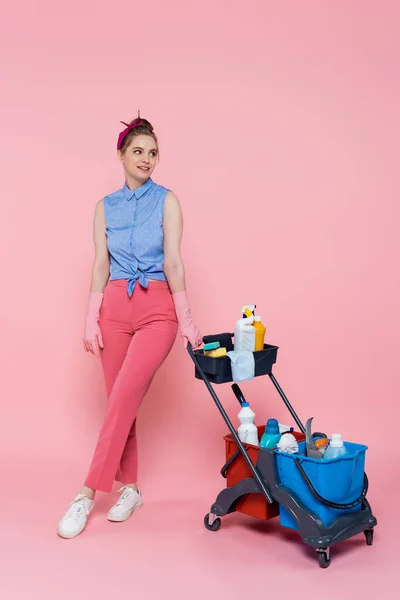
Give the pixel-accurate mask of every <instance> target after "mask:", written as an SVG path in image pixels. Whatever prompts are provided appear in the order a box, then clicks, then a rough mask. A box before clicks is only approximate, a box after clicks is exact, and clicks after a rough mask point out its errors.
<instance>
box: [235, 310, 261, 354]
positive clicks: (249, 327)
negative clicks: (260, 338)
mask: <svg viewBox="0 0 400 600" xmlns="http://www.w3.org/2000/svg"><path fill="white" fill-rule="evenodd" d="M253 323H254V317H253V316H251V317H247V318H246V319H238V321H236V325H235V343H234V349H235V350H247V351H249V352H254V351H255V348H256V330H255V329H254V327H253Z"/></svg>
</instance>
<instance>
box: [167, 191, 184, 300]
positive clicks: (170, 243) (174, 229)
mask: <svg viewBox="0 0 400 600" xmlns="http://www.w3.org/2000/svg"><path fill="white" fill-rule="evenodd" d="M163 227H164V273H165V276H166V278H167V279H168V284H169V287H170V290H171V292H172V293H175V292H184V291H185V289H186V287H185V268H184V266H183V261H182V258H181V251H180V247H181V239H182V231H183V218H182V210H181V206H180V204H179V200H178V198H177V197H176V196H175V194H173V193H172V192H168V194H167V197H166V199H165V204H164V225H163Z"/></svg>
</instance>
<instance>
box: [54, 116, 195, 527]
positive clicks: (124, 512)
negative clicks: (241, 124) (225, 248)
mask: <svg viewBox="0 0 400 600" xmlns="http://www.w3.org/2000/svg"><path fill="white" fill-rule="evenodd" d="M123 124H124V125H126V128H125V129H124V130H123V131H122V132H121V133H120V135H119V138H118V144H117V151H118V156H119V159H120V161H121V163H122V166H123V169H124V176H125V184H124V186H123V188H122V189H120V190H118V191H116V192H114V193H112V194H110V195H109V196H106V197H105V198H104V199H103V200H100V201H99V202H98V203H97V205H96V208H95V214H94V245H95V259H94V264H93V273H92V283H91V289H90V296H89V302H88V308H87V314H86V324H85V333H84V338H83V346H84V349H85V350H86V351H87V352H91V353H92V354H95V355H97V356H99V355H100V358H101V362H102V367H103V372H104V377H105V384H106V391H107V397H108V404H107V410H106V415H105V419H104V423H103V425H102V428H101V431H100V435H99V438H98V442H97V446H96V449H95V452H94V456H93V459H92V463H91V465H90V468H89V472H88V475H87V478H86V480H85V482H84V486H83V488H82V489H81V491H80V493H79V494H78V495H77V496H76V498H75V499H74V500H73V502H72V504H71V506H70V508H69V509H68V511H67V513H66V514H65V515H64V516H63V518H62V519H61V521H60V523H59V526H58V534H59V535H60V536H61V537H64V538H72V537H75V536H77V535H78V534H79V533H81V532H82V531H83V529H84V527H85V525H86V522H87V519H88V516H89V514H90V512H91V511H92V509H93V506H94V497H95V493H96V491H97V490H100V491H103V492H110V491H111V489H112V485H113V482H114V480H116V481H119V482H121V483H122V484H123V486H122V488H121V489H120V490H119V491H120V492H121V495H120V498H119V499H118V502H117V503H116V504H115V505H114V506H113V507H112V508H111V510H110V511H109V513H108V519H109V520H110V521H125V520H126V519H128V518H129V517H130V516H131V514H132V513H133V512H134V511H135V510H137V509H138V508H140V507H141V506H142V504H143V501H142V495H141V492H140V489H139V488H138V486H137V447H136V429H135V425H136V415H137V412H138V409H139V407H140V404H141V402H142V400H143V398H144V396H145V394H146V392H147V390H148V389H149V386H150V384H151V382H152V379H153V377H154V375H155V373H156V371H157V369H158V368H159V367H160V365H161V364H162V363H163V361H164V360H165V359H166V357H167V356H168V354H169V352H170V350H171V348H172V345H173V343H174V340H175V338H176V333H177V330H178V327H179V329H180V333H181V335H182V337H183V339H184V343H185V345H186V344H187V341H188V340H189V341H190V342H191V344H192V345H193V347H194V348H197V347H199V346H200V345H201V343H202V335H201V333H200V331H199V330H198V328H197V327H196V326H195V325H194V323H193V319H192V315H191V311H190V307H189V303H188V298H187V294H186V288H185V272H184V266H183V263H182V259H181V256H180V242H181V237H182V213H181V208H180V204H179V200H178V198H177V197H176V196H175V194H173V193H172V192H171V191H169V190H168V189H166V188H165V187H163V186H161V185H158V184H156V183H154V182H153V180H152V179H151V175H152V173H153V170H154V168H155V166H156V162H157V157H158V141H157V138H156V136H155V134H154V131H153V127H152V125H151V124H150V123H149V121H147V120H145V119H141V118H140V116H138V118H137V119H135V120H134V121H132V122H131V123H130V124H126V123H123Z"/></svg>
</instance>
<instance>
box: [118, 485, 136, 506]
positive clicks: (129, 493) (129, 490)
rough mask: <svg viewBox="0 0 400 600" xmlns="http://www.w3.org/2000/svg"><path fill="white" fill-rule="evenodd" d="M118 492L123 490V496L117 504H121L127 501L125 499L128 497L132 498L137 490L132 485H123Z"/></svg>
mask: <svg viewBox="0 0 400 600" xmlns="http://www.w3.org/2000/svg"><path fill="white" fill-rule="evenodd" d="M117 491H118V492H123V493H122V494H121V496H120V497H119V498H118V502H117V504H116V506H121V504H124V503H125V500H127V499H128V498H130V497H131V496H132V494H133V492H135V491H136V490H134V489H133V488H131V487H127V486H125V485H124V486H123V487H122V488H120V489H119V490H117Z"/></svg>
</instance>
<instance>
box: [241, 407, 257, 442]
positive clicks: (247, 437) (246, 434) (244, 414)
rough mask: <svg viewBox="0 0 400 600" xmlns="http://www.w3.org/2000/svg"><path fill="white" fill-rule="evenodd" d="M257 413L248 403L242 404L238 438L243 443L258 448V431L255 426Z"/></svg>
mask: <svg viewBox="0 0 400 600" xmlns="http://www.w3.org/2000/svg"><path fill="white" fill-rule="evenodd" d="M255 416H256V415H255V413H254V412H253V411H252V410H251V408H250V405H249V403H248V402H243V403H242V408H241V409H240V411H239V414H238V419H239V421H240V425H239V427H238V436H239V439H240V441H241V442H247V443H248V444H253V445H254V446H258V430H257V427H256V426H255V425H254V419H255Z"/></svg>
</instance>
